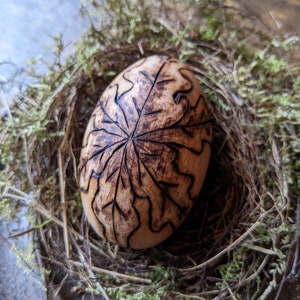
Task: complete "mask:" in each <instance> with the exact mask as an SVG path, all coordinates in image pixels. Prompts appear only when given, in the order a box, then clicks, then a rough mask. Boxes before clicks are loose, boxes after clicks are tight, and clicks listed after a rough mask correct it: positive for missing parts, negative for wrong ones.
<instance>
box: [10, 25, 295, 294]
mask: <svg viewBox="0 0 300 300" xmlns="http://www.w3.org/2000/svg"><path fill="white" fill-rule="evenodd" d="M167 29H168V28H167ZM172 49H173V50H172V51H170V50H168V49H167V47H166V45H164V46H163V45H161V46H159V47H153V46H152V45H150V44H148V43H142V44H141V43H132V44H131V45H129V44H125V43H124V44H122V45H121V46H120V47H110V48H108V47H106V49H104V50H99V51H97V52H96V53H95V54H94V55H93V57H91V60H92V61H90V62H89V63H90V66H91V67H90V68H89V70H88V72H87V70H86V68H85V67H84V66H79V67H77V68H76V69H74V70H73V73H72V74H71V75H68V76H66V77H67V78H68V79H67V80H66V81H65V82H64V83H63V84H61V85H60V86H59V87H58V88H57V89H56V90H55V92H53V93H52V95H51V97H49V98H48V100H47V103H48V106H47V109H46V110H45V115H46V119H47V120H51V122H50V123H49V124H47V125H46V127H45V131H46V132H47V133H51V132H52V133H53V132H56V133H57V132H63V135H60V134H57V135H55V136H53V137H50V138H47V139H46V140H43V142H41V140H39V139H35V138H30V139H28V140H26V139H25V141H26V143H27V144H26V149H27V155H26V157H27V158H28V160H27V161H26V166H27V171H26V173H27V174H29V176H28V177H29V178H32V182H31V183H30V189H31V190H32V193H31V194H30V195H29V194H27V193H22V192H19V191H18V190H16V189H13V188H9V189H7V190H6V191H5V196H6V197H11V198H13V199H18V198H19V197H20V199H21V200H22V201H23V202H24V203H25V204H26V205H27V206H28V207H30V208H33V209H34V210H35V212H36V214H37V219H36V230H35V232H36V237H37V238H38V250H39V251H38V253H39V257H40V260H41V262H42V264H43V268H44V269H46V270H49V271H50V270H51V273H50V276H46V284H47V285H52V286H53V289H52V297H54V296H55V295H58V294H59V293H61V290H64V289H65V287H67V289H70V286H72V288H73V290H72V291H73V292H74V294H76V293H79V294H80V293H81V292H82V293H85V292H87V291H89V292H91V293H94V294H100V295H102V297H103V299H108V298H109V297H112V298H114V297H115V298H122V297H123V298H124V297H125V296H126V295H127V296H128V295H130V294H131V295H138V294H139V293H144V294H145V295H148V296H149V295H153V296H155V295H159V294H158V292H159V291H161V292H162V295H164V296H162V297H169V298H168V299H172V298H185V297H186V298H190V299H257V298H259V297H260V299H265V297H267V296H268V295H269V294H271V292H272V291H274V289H275V287H274V285H276V284H278V283H279V282H280V278H281V276H282V275H283V273H284V268H285V266H286V260H287V257H288V246H289V244H290V243H292V241H293V238H294V235H293V233H292V232H291V231H290V227H288V225H286V226H287V227H286V228H288V229H286V231H284V229H283V228H282V231H280V230H279V228H281V227H280V225H281V224H288V223H289V222H290V220H291V217H293V213H292V211H291V209H294V208H295V203H293V202H292V201H293V200H292V199H293V198H292V197H290V194H289V191H287V190H286V189H287V187H288V186H289V184H288V183H287V181H286V180H287V179H286V178H283V175H284V173H283V172H282V163H281V160H282V158H281V150H280V149H278V145H277V143H276V137H274V138H272V137H271V138H270V139H269V140H265V138H266V135H267V134H268V132H266V131H265V132H261V131H263V130H264V129H262V128H259V126H255V125H253V124H254V122H255V118H256V115H255V103H254V102H251V101H247V100H245V99H242V98H241V97H240V96H238V94H237V92H236V91H235V90H233V88H232V87H231V86H230V85H228V84H227V83H226V82H223V81H222V77H224V78H225V77H226V76H228V75H230V74H232V75H233V76H234V75H235V74H234V72H235V67H236V66H235V65H234V63H233V62H234V59H232V61H230V59H228V57H231V55H230V54H229V53H225V50H224V49H225V48H223V49H222V48H218V47H217V46H216V45H214V44H213V43H211V44H209V43H205V44H204V43H202V44H199V45H197V46H196V48H194V49H193V54H190V55H189V56H188V61H187V63H189V64H190V65H191V66H193V68H194V71H195V73H196V75H197V77H198V78H199V81H200V82H201V83H202V85H203V87H204V89H205V92H206V93H207V95H208V97H209V99H210V100H211V101H210V105H211V111H212V119H213V128H214V130H213V132H214V138H213V143H212V156H211V162H210V166H209V170H208V174H207V178H206V181H205V184H204V187H203V190H202V193H201V195H200V201H199V202H198V203H197V204H196V206H195V208H194V209H193V211H192V213H191V214H190V215H189V217H188V218H187V220H186V221H185V222H184V224H183V225H182V226H181V227H180V228H179V229H178V231H177V232H176V233H175V234H174V235H173V236H172V237H171V238H169V239H168V240H167V241H166V242H164V243H163V244H161V245H159V246H157V247H154V248H152V249H147V250H140V251H133V250H130V249H118V248H115V247H114V246H113V245H110V244H105V243H103V242H102V241H101V240H100V238H99V237H98V236H97V235H95V233H94V232H93V231H92V230H90V228H89V225H88V223H87V221H86V219H85V217H84V215H83V214H82V206H81V203H80V196H79V192H78V184H77V179H78V178H77V166H78V163H79V155H80V149H81V143H82V137H83V134H84V130H85V125H86V124H87V121H88V119H89V117H90V114H91V111H92V110H93V108H94V106H95V104H96V102H97V101H98V99H99V95H100V94H101V92H102V91H103V90H104V89H105V88H106V86H107V85H108V83H109V82H110V81H111V79H112V77H111V74H112V71H113V73H114V74H117V73H119V72H121V71H122V70H123V69H125V68H126V67H127V66H128V65H130V64H131V63H133V62H134V61H136V60H137V59H139V58H140V57H142V56H147V55H150V54H153V53H161V52H168V53H171V54H172V55H175V56H179V55H180V54H182V49H180V47H178V48H177V49H176V48H172ZM227 49H228V48H227ZM223 51H224V53H222V52H223ZM216 53H218V57H224V61H220V60H219V59H217V55H216ZM220 53H221V54H220ZM225 57H226V59H225ZM67 71H68V72H69V70H66V72H67ZM60 75H61V76H62V77H64V75H65V74H63V73H62V74H60ZM287 126H289V128H290V129H291V128H292V125H290V124H288V125H287ZM260 130H261V131H260ZM293 130H294V129H293ZM270 149H271V153H270V151H269V150H270ZM266 153H267V155H266ZM266 170H267V172H268V173H269V176H267V174H266ZM269 180H272V181H273V183H272V184H270V182H269ZM270 232H271V233H270ZM287 237H288V238H287ZM284 238H286V239H287V240H284ZM264 239H265V240H264ZM298 247H299V245H298ZM124 295H125V296H124ZM139 295H141V294H139ZM251 297H252V298H251Z"/></svg>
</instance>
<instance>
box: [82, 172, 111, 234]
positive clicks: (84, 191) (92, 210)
mask: <svg viewBox="0 0 300 300" xmlns="http://www.w3.org/2000/svg"><path fill="white" fill-rule="evenodd" d="M93 173H95V172H94V171H93ZM99 181H100V177H98V178H97V189H96V191H95V194H94V197H93V199H92V201H91V207H90V211H91V212H92V213H93V214H94V216H95V218H96V219H97V220H98V223H99V224H100V226H101V227H102V229H103V238H104V239H107V237H106V228H105V226H104V224H103V223H102V222H101V221H100V220H99V218H98V216H97V215H96V213H95V211H94V209H93V207H94V202H95V200H96V197H97V194H98V193H99V191H100V184H99ZM90 182H91V177H89V183H88V188H87V190H85V189H83V188H81V192H83V193H85V194H87V193H88V191H89V188H90Z"/></svg>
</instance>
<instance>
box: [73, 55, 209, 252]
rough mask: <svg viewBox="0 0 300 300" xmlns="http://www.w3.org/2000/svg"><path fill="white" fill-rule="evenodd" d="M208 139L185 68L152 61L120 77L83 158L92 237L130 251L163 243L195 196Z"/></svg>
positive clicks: (199, 96) (105, 97) (92, 124)
mask: <svg viewBox="0 0 300 300" xmlns="http://www.w3.org/2000/svg"><path fill="white" fill-rule="evenodd" d="M211 136H212V131H211V122H210V115H209V110H208V107H207V102H206V99H205V97H204V95H203V92H202V90H201V88H200V86H199V85H198V83H197V81H196V79H195V77H194V75H193V74H192V72H191V71H190V70H189V69H188V68H187V66H186V65H184V64H182V63H181V62H179V61H178V60H177V59H174V58H170V57H167V56H150V57H148V58H145V59H143V60H140V61H138V62H137V63H135V64H134V65H132V66H130V67H129V68H127V69H126V70H125V71H123V72H122V73H121V74H119V75H118V76H117V77H116V78H115V79H114V81H113V82H112V83H111V84H110V85H109V86H108V88H107V89H106V90H105V91H104V93H103V94H102V96H101V98H100V100H99V102H98V104H97V106H96V108H95V110H94V112H93V114H92V116H91V119H90V121H89V123H88V126H87V129H86V133H85V137H84V141H83V148H82V152H81V162H80V167H79V170H80V187H81V195H82V199H83V205H84V208H85V212H86V213H87V216H88V219H89V220H90V222H91V224H92V225H93V227H94V228H95V229H96V231H97V232H98V233H99V234H100V235H101V236H102V237H104V238H105V239H107V240H109V241H111V242H114V243H117V244H119V245H121V246H124V247H132V248H147V247H150V246H152V245H154V244H157V243H159V242H161V241H163V240H164V239H166V238H167V237H168V236H169V235H170V234H171V233H172V232H173V231H174V230H175V228H177V227H178V226H179V225H180V224H181V223H182V221H183V220H184V218H185V217H186V215H187V214H188V212H189V211H190V209H191V207H192V205H193V203H194V201H195V200H196V198H197V197H198V195H199V193H200V190H201V186H202V183H203V177H204V175H205V172H206V168H207V160H208V157H209V153H210V142H211ZM201 168H202V171H201Z"/></svg>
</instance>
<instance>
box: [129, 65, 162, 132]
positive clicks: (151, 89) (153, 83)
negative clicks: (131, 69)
mask: <svg viewBox="0 0 300 300" xmlns="http://www.w3.org/2000/svg"><path fill="white" fill-rule="evenodd" d="M165 64H166V62H164V63H162V65H161V66H160V68H159V69H158V71H157V73H156V75H155V78H154V81H152V80H151V79H150V78H149V76H148V77H146V76H145V75H144V74H143V73H142V74H143V75H144V76H145V78H146V79H148V80H149V81H150V82H151V83H152V85H151V88H150V90H149V93H148V95H147V97H146V99H145V101H144V104H143V106H142V108H141V114H140V115H139V117H138V119H137V121H136V124H135V127H134V130H133V132H132V136H135V132H136V130H137V128H138V126H139V123H140V120H141V116H142V115H143V114H142V113H143V110H144V107H145V105H146V103H147V101H148V100H149V97H150V95H151V93H152V91H153V88H154V86H155V83H156V81H157V79H158V76H159V75H160V73H161V71H162V69H163V67H164V66H165Z"/></svg>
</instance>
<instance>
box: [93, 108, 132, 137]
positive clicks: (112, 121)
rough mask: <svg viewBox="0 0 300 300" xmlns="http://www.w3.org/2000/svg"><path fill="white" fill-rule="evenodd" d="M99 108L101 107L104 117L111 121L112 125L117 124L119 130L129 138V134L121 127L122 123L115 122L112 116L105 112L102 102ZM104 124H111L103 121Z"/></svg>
mask: <svg viewBox="0 0 300 300" xmlns="http://www.w3.org/2000/svg"><path fill="white" fill-rule="evenodd" d="M99 106H100V108H101V110H102V112H103V113H104V115H105V116H106V117H107V118H108V119H109V120H110V121H111V123H110V124H115V125H116V126H117V127H118V128H120V129H121V130H122V131H123V132H124V133H125V135H126V136H129V134H128V132H127V131H126V130H125V129H124V128H123V127H122V126H121V125H120V123H119V122H118V121H115V120H113V119H112V118H111V117H110V115H109V114H108V113H107V111H106V110H105V108H104V106H103V103H102V102H100V104H99ZM102 123H109V122H107V121H105V120H104V121H102Z"/></svg>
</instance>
